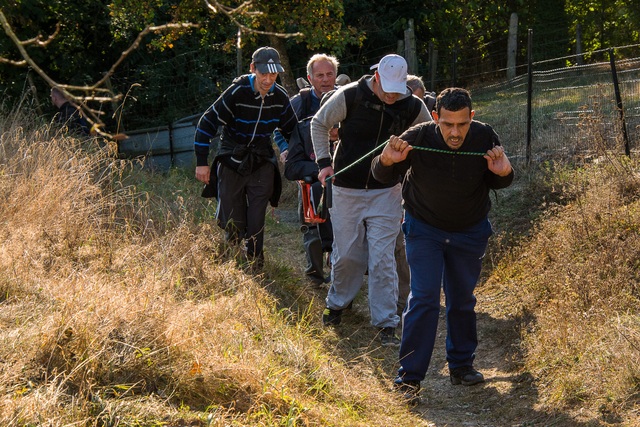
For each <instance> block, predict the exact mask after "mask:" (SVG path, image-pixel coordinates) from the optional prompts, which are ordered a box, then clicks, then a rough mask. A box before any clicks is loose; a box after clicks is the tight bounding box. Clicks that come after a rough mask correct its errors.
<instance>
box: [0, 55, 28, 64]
mask: <svg viewBox="0 0 640 427" xmlns="http://www.w3.org/2000/svg"><path fill="white" fill-rule="evenodd" d="M0 64H9V65H13V66H15V67H26V65H27V61H25V60H24V59H23V60H22V61H14V60H13V59H7V58H4V57H2V56H0Z"/></svg>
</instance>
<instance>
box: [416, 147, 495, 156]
mask: <svg viewBox="0 0 640 427" xmlns="http://www.w3.org/2000/svg"><path fill="white" fill-rule="evenodd" d="M413 149H414V150H423V151H434V152H436V153H445V154H461V155H464V156H486V155H487V153H478V152H475V151H454V150H441V149H440V148H431V147H416V146H414V147H413Z"/></svg>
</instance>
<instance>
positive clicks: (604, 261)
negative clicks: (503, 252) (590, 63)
mask: <svg viewBox="0 0 640 427" xmlns="http://www.w3.org/2000/svg"><path fill="white" fill-rule="evenodd" d="M599 129H600V127H599V125H598V121H597V120H594V119H593V117H590V118H589V119H588V120H585V122H583V123H582V129H581V132H584V133H585V136H587V135H590V138H585V141H587V140H588V141H589V143H590V144H591V149H589V150H587V149H586V147H578V150H577V151H578V152H582V153H583V154H585V153H590V154H589V155H581V156H580V157H574V160H575V159H579V160H578V161H579V163H574V164H572V165H570V166H569V167H567V166H566V165H565V166H559V165H554V166H553V167H551V168H548V169H547V170H546V172H552V174H553V175H552V176H549V175H546V174H538V175H536V176H537V177H538V180H537V183H534V182H533V180H532V183H531V185H530V186H529V188H531V187H536V188H537V189H538V190H539V191H543V190H546V191H548V194H547V195H545V196H542V195H539V200H544V199H545V198H546V197H548V195H549V194H551V195H552V198H553V193H554V192H555V193H557V191H558V189H560V194H561V195H562V196H561V197H556V198H555V201H554V202H551V203H548V204H546V202H545V206H544V210H545V212H544V214H543V215H542V216H541V217H540V218H538V219H537V220H536V222H535V225H534V227H533V229H532V230H531V231H530V232H529V233H528V237H527V238H526V239H523V240H522V241H521V242H520V243H519V245H518V247H517V248H516V249H515V250H513V251H512V252H511V253H510V254H508V255H507V256H506V257H505V258H503V259H502V261H501V262H500V263H499V264H498V265H497V266H496V268H494V270H493V272H492V275H491V277H490V278H489V280H488V282H487V287H486V289H485V292H488V293H493V292H496V291H498V294H500V295H502V298H504V299H503V304H504V305H503V307H502V310H501V311H502V315H505V316H508V317H512V318H516V319H519V320H520V322H521V323H522V325H523V327H522V343H521V349H522V351H523V353H524V361H523V362H524V368H525V369H526V370H527V371H529V372H530V373H531V374H533V377H534V378H535V381H536V383H537V386H538V388H539V390H540V395H541V401H540V402H539V403H540V405H541V406H542V407H543V408H550V409H552V410H559V409H568V410H576V411H577V410H589V411H592V413H595V414H596V416H597V417H599V418H601V419H603V420H609V421H610V422H612V423H614V424H615V423H621V424H623V425H629V426H633V425H637V424H636V423H637V416H638V411H639V408H640V273H639V271H640V173H639V172H638V170H639V168H640V165H639V164H638V161H637V160H635V159H633V160H630V159H628V158H626V157H624V156H622V155H619V154H611V151H609V148H610V147H609V146H608V145H610V142H609V143H607V142H606V141H604V140H602V139H601V137H600V133H599ZM613 151H614V152H616V153H620V152H622V150H621V149H620V147H617V148H615V149H614V150H613ZM634 157H635V156H634ZM541 183H546V184H547V185H541ZM547 200H548V199H547ZM607 425H609V424H607ZM615 425H619V424H615Z"/></svg>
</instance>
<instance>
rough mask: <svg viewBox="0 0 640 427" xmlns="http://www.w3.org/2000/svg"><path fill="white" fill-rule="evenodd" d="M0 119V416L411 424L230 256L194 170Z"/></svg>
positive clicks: (70, 420) (16, 421)
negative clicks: (139, 162)
mask: <svg viewBox="0 0 640 427" xmlns="http://www.w3.org/2000/svg"><path fill="white" fill-rule="evenodd" d="M0 120H2V122H1V123H0V129H1V135H0V197H1V200H3V202H2V203H0V218H2V219H1V221H0V239H1V240H2V242H3V243H2V247H1V249H0V290H1V294H0V295H1V296H0V425H3V426H27V425H28V426H35V425H47V426H63V425H65V426H67V425H80V426H83V425H86V426H116V425H119V426H157V425H170V426H177V425H208V426H229V425H243V426H245V425H247V426H251V425H256V426H257V425H288V426H294V425H317V426H320V425H322V426H346V425H353V426H388V425H398V424H399V422H398V421H397V420H398V419H402V420H405V421H406V420H410V422H411V423H412V424H413V425H420V424H421V423H422V421H420V420H419V418H417V417H414V416H413V415H411V414H409V413H408V412H407V411H406V409H404V408H403V406H402V405H399V404H398V402H397V401H394V397H392V396H391V394H390V393H389V392H388V390H387V388H388V386H387V382H386V381H385V382H384V383H382V382H380V381H379V379H378V377H377V376H374V375H373V374H371V373H368V372H366V371H363V370H359V369H353V366H348V364H347V363H345V361H343V360H341V359H340V358H339V357H337V356H335V355H332V354H331V352H330V349H325V347H324V346H323V341H322V337H323V336H324V335H325V334H326V332H324V331H322V330H318V329H316V328H315V327H314V326H313V325H314V324H316V323H317V320H316V321H315V322H311V321H310V319H309V314H308V313H309V312H313V313H314V319H315V310H310V311H308V312H305V311H302V312H300V313H293V312H291V311H288V310H282V309H281V308H280V307H279V306H278V303H277V301H276V299H275V298H274V297H273V295H272V294H270V293H269V292H268V291H267V290H266V289H265V283H264V281H265V278H264V277H263V276H261V275H257V276H256V275H252V274H249V273H248V272H246V271H244V270H243V269H240V268H237V267H236V263H235V255H234V252H233V251H232V250H231V249H230V248H228V247H227V246H225V244H224V242H223V241H222V237H221V234H220V232H219V230H217V229H216V228H214V227H213V225H212V221H210V219H211V218H210V216H211V207H210V206H207V204H208V203H209V202H203V201H202V200H203V199H201V198H199V197H198V190H199V188H196V186H194V183H193V178H192V177H191V176H189V177H187V176H186V175H184V174H181V173H180V172H173V173H171V174H166V175H153V174H150V175H149V174H147V173H145V172H142V171H140V169H139V168H136V167H135V165H134V164H132V163H131V162H129V161H124V160H119V159H117V158H115V156H113V152H112V150H111V149H110V148H109V146H108V145H104V143H101V142H100V141H97V140H90V141H80V140H78V139H75V138H73V137H69V136H66V135H63V134H60V133H59V132H57V131H56V130H55V129H54V128H51V127H48V126H28V125H25V124H26V123H30V122H32V121H33V118H32V117H21V118H16V117H15V116H12V118H6V117H5V118H3V119H0ZM151 190H154V191H151ZM293 317H295V322H293V321H291V320H292V318H293Z"/></svg>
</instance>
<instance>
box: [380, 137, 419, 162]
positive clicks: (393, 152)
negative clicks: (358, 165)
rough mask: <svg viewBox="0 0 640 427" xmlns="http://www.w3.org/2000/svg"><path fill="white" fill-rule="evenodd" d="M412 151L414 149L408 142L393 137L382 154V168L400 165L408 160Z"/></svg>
mask: <svg viewBox="0 0 640 427" xmlns="http://www.w3.org/2000/svg"><path fill="white" fill-rule="evenodd" d="M412 149H413V147H412V146H411V145H409V143H408V142H407V141H404V140H402V139H400V137H397V136H395V135H392V136H391V137H390V138H389V142H388V143H387V145H385V147H384V149H383V150H382V153H381V154H380V163H382V166H391V165H393V164H394V163H399V162H401V161H403V160H405V159H406V158H407V156H408V155H409V151H411V150H412Z"/></svg>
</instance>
